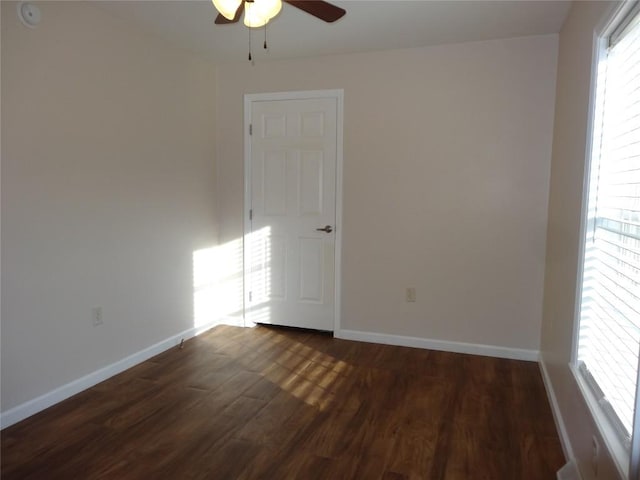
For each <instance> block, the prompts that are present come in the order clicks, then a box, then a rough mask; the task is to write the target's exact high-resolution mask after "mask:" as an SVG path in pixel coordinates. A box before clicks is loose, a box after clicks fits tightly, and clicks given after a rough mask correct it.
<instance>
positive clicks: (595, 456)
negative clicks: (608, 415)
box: [591, 435, 600, 478]
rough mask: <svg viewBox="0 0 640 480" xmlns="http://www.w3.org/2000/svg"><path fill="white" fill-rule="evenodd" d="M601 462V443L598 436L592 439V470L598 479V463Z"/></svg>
mask: <svg viewBox="0 0 640 480" xmlns="http://www.w3.org/2000/svg"><path fill="white" fill-rule="evenodd" d="M599 461H600V443H598V439H597V438H596V436H595V435H594V436H592V437H591V468H593V475H594V477H595V478H597V477H598V463H600V462H599Z"/></svg>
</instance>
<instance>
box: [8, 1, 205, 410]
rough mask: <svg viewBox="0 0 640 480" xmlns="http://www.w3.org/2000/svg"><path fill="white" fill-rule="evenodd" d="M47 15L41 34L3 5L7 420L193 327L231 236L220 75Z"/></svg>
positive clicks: (166, 51)
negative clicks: (201, 265) (221, 148)
mask: <svg viewBox="0 0 640 480" xmlns="http://www.w3.org/2000/svg"><path fill="white" fill-rule="evenodd" d="M38 5H39V7H40V9H41V11H42V23H41V24H40V26H39V27H38V28H36V29H27V28H26V27H24V26H23V25H22V24H21V23H19V21H18V19H17V17H16V14H15V11H16V5H15V3H9V2H2V280H3V283H2V399H1V400H2V410H3V411H6V410H8V409H11V408H12V407H15V406H16V405H19V404H21V403H23V402H25V401H27V400H30V399H33V398H34V397H37V396H39V395H42V394H45V393H47V392H49V391H50V390H52V389H54V388H56V387H59V386H61V385H64V384H65V383H67V382H70V381H72V380H75V379H77V378H79V377H81V376H83V375H85V374H88V373H90V372H93V371H95V370H97V369H99V368H101V367H103V366H105V365H108V364H110V363H112V362H115V361H117V360H120V359H122V358H124V357H126V356H127V355H130V354H132V353H134V352H137V351H139V350H141V349H143V348H145V347H148V346H150V345H152V344H154V343H155V342H158V341H160V340H164V339H167V338H168V337H171V336H172V335H176V334H178V333H179V332H182V331H184V330H186V329H189V328H190V327H192V326H193V322H194V318H193V293H194V292H193V264H192V263H193V252H194V251H196V250H198V249H202V248H206V247H210V246H212V245H213V244H215V241H216V240H217V232H216V228H215V211H214V206H215V198H214V186H215V179H214V154H215V144H214V137H215V69H214V67H213V66H212V65H210V64H208V63H205V62H203V61H200V60H198V59H196V58H195V57H192V56H190V55H188V54H186V53H184V52H182V51H180V50H177V49H175V48H172V47H170V46H168V45H165V44H164V43H162V42H161V41H159V40H157V39H154V38H152V37H148V36H145V35H143V34H139V33H137V31H136V30H135V29H134V28H132V27H131V26H130V25H125V24H124V23H123V22H122V21H120V20H117V19H115V18H114V17H111V16H110V15H109V14H107V13H105V12H103V11H101V10H99V9H97V8H95V7H94V6H92V5H90V4H88V3H86V2H38ZM94 306H101V307H103V309H104V311H103V315H104V325H102V326H100V327H93V326H92V323H91V309H92V307H94Z"/></svg>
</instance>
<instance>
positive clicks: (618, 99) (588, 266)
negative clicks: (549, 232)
mask: <svg viewBox="0 0 640 480" xmlns="http://www.w3.org/2000/svg"><path fill="white" fill-rule="evenodd" d="M639 7H640V4H636V5H635V8H634V9H633V10H632V11H631V13H630V14H629V15H627V17H626V18H625V19H623V20H622V21H621V22H620V24H619V25H618V27H617V28H616V29H615V30H614V31H613V33H612V34H611V36H610V37H609V46H608V48H607V52H606V56H605V58H602V59H601V61H600V62H599V66H598V72H597V87H596V88H597V91H596V99H597V100H596V101H597V103H596V110H595V115H594V125H593V144H592V158H591V170H590V182H589V194H588V195H589V196H588V211H587V224H586V239H585V248H584V265H583V278H582V298H581V305H580V328H579V338H578V365H579V370H580V372H581V373H582V374H583V375H584V378H585V379H586V380H587V382H588V383H589V384H590V386H591V387H592V389H593V391H594V393H595V395H596V397H597V398H598V400H599V404H600V407H601V408H602V410H603V411H604V413H605V414H606V416H607V418H608V419H609V421H610V423H611V425H612V426H613V427H614V429H615V431H617V432H618V434H619V436H620V439H621V440H622V441H623V443H624V444H625V445H626V446H627V447H628V445H629V442H630V440H631V434H632V433H633V415H634V408H635V399H636V383H637V377H638V354H639V351H640V14H639V10H640V8H639Z"/></svg>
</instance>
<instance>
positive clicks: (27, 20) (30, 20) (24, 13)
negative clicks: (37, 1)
mask: <svg viewBox="0 0 640 480" xmlns="http://www.w3.org/2000/svg"><path fill="white" fill-rule="evenodd" d="M18 18H19V19H20V21H21V22H22V23H23V24H24V25H25V26H27V27H29V28H36V26H37V25H38V24H39V23H40V18H41V15H40V9H39V8H38V7H36V6H35V5H34V4H33V3H28V2H20V3H19V4H18Z"/></svg>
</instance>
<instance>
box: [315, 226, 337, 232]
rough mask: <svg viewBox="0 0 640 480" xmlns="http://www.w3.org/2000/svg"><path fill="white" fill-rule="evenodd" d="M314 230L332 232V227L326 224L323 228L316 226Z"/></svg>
mask: <svg viewBox="0 0 640 480" xmlns="http://www.w3.org/2000/svg"><path fill="white" fill-rule="evenodd" d="M316 230H317V231H318V232H327V233H331V232H333V227H332V226H331V225H327V226H326V227H324V228H316Z"/></svg>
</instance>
